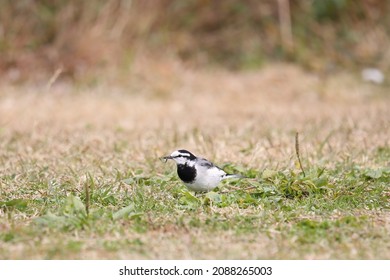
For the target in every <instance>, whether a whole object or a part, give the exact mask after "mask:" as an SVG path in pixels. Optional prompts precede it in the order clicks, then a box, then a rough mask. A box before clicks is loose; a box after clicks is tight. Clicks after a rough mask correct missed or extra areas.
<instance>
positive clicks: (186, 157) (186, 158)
mask: <svg viewBox="0 0 390 280" xmlns="http://www.w3.org/2000/svg"><path fill="white" fill-rule="evenodd" d="M161 159H162V160H165V162H167V160H168V159H173V160H174V161H175V162H176V163H177V164H186V163H188V162H190V161H193V160H195V159H196V156H195V155H194V154H192V153H191V152H189V151H187V150H177V151H174V152H173V153H172V154H170V155H169V156H165V157H162V158H161Z"/></svg>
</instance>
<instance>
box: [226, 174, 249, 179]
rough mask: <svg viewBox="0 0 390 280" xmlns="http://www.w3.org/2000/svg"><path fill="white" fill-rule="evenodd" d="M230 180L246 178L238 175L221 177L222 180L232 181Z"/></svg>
mask: <svg viewBox="0 0 390 280" xmlns="http://www.w3.org/2000/svg"><path fill="white" fill-rule="evenodd" d="M232 178H237V179H242V178H246V177H245V176H242V175H240V174H226V175H225V176H223V178H222V179H232Z"/></svg>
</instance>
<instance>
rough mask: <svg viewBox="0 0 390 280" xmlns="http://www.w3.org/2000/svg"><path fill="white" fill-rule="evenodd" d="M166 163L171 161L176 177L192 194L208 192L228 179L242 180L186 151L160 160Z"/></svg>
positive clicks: (173, 153)
mask: <svg viewBox="0 0 390 280" xmlns="http://www.w3.org/2000/svg"><path fill="white" fill-rule="evenodd" d="M161 159H162V160H165V162H167V161H168V160H169V159H172V160H174V161H175V162H176V165H177V175H178V176H179V178H180V179H181V181H182V182H183V183H184V185H185V186H186V187H187V188H188V189H189V190H191V191H194V192H198V193H199V192H209V191H211V190H213V189H215V188H216V187H217V186H218V184H219V183H220V182H221V181H222V180H225V179H229V178H244V176H241V175H239V174H228V173H226V172H225V171H223V170H222V169H221V168H219V167H218V166H216V165H214V164H213V163H212V162H210V161H208V160H207V159H205V158H200V157H197V156H195V155H194V154H193V153H191V152H189V151H187V150H183V149H181V150H176V151H174V152H172V153H171V154H170V155H169V156H164V157H162V158H161Z"/></svg>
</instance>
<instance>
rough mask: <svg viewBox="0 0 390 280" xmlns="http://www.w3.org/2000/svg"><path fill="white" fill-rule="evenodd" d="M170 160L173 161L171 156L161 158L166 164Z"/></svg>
mask: <svg viewBox="0 0 390 280" xmlns="http://www.w3.org/2000/svg"><path fill="white" fill-rule="evenodd" d="M168 159H172V157H171V156H166V157H161V158H160V160H162V161H164V162H167V161H168Z"/></svg>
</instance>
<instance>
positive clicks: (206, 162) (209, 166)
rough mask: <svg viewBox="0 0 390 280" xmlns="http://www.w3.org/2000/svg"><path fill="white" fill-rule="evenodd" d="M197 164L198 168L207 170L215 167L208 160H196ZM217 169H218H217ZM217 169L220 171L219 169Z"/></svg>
mask: <svg viewBox="0 0 390 280" xmlns="http://www.w3.org/2000/svg"><path fill="white" fill-rule="evenodd" d="M198 164H199V165H200V166H205V167H208V168H212V167H215V165H214V164H213V163H212V162H210V161H208V160H207V159H205V158H198ZM218 168H219V167H218ZM219 169H220V168H219Z"/></svg>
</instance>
